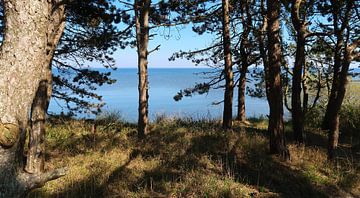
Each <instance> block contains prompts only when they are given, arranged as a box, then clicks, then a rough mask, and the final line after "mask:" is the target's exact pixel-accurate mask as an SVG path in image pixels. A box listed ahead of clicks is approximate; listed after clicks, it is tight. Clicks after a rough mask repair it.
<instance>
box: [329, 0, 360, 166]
mask: <svg viewBox="0 0 360 198" xmlns="http://www.w3.org/2000/svg"><path fill="white" fill-rule="evenodd" d="M331 3H332V7H333V9H332V11H333V13H332V14H333V25H334V34H335V37H336V39H337V42H336V45H335V50H334V73H333V74H334V76H333V81H332V85H331V93H330V98H329V102H328V105H327V108H326V112H325V117H324V120H323V126H322V128H323V129H324V130H328V159H329V160H332V159H334V157H335V151H336V148H337V146H338V141H339V125H340V123H339V117H340V115H339V113H340V109H341V105H342V102H343V100H344V97H345V93H346V85H347V83H348V80H347V75H348V71H349V67H350V63H351V61H352V60H353V52H354V49H356V48H357V47H358V45H359V43H360V39H357V40H355V41H354V42H353V43H351V44H349V36H350V33H349V31H346V32H345V29H347V28H348V29H349V21H350V17H351V10H352V9H353V6H354V0H349V1H346V4H345V12H344V14H343V15H342V14H341V8H340V7H339V4H338V2H336V1H332V2H331ZM339 19H341V20H342V23H341V24H339V22H338V20H339ZM344 33H345V34H344ZM344 38H346V39H345V40H344ZM342 52H343V53H342Z"/></svg>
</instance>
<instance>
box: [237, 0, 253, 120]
mask: <svg viewBox="0 0 360 198" xmlns="http://www.w3.org/2000/svg"><path fill="white" fill-rule="evenodd" d="M241 13H242V19H241V22H242V25H243V33H242V36H241V43H240V57H241V68H240V79H239V85H238V88H239V91H238V112H237V120H238V121H242V122H244V121H246V111H245V94H246V93H245V88H246V73H247V70H248V67H249V65H250V64H249V55H250V53H251V52H250V51H251V50H250V43H249V34H250V30H251V26H252V16H251V14H250V2H249V1H246V2H245V4H244V5H243V6H242V8H241Z"/></svg>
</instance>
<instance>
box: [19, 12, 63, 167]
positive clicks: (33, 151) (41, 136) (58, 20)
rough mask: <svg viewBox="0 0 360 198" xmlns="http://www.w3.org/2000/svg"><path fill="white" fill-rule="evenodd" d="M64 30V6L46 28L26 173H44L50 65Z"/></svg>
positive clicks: (31, 123)
mask: <svg viewBox="0 0 360 198" xmlns="http://www.w3.org/2000/svg"><path fill="white" fill-rule="evenodd" d="M64 28H65V9H64V6H60V7H58V8H57V9H56V10H54V11H53V12H52V16H51V18H50V23H49V27H48V45H47V48H48V49H47V55H46V62H45V66H46V68H45V73H44V75H43V77H42V80H41V82H40V84H39V88H38V89H37V92H36V95H35V98H34V101H33V103H32V107H31V120H30V121H31V122H30V127H31V130H30V132H29V145H28V147H29V150H28V153H27V161H26V167H25V170H26V171H27V172H28V173H41V172H44V165H45V120H46V112H47V109H48V107H49V102H50V99H51V93H52V71H51V64H52V59H53V55H54V52H55V49H56V46H57V44H58V42H59V41H60V38H61V36H62V34H63V32H64Z"/></svg>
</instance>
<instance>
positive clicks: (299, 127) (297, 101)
mask: <svg viewBox="0 0 360 198" xmlns="http://www.w3.org/2000/svg"><path fill="white" fill-rule="evenodd" d="M301 2H302V0H294V1H293V4H292V12H291V18H292V21H293V25H294V28H295V30H296V32H297V36H296V57H295V64H294V70H293V78H292V94H291V108H292V111H291V114H292V127H293V133H294V139H295V141H296V142H298V143H303V142H304V111H303V108H302V104H301V90H302V88H301V85H302V76H303V71H304V70H303V68H304V67H305V44H306V33H307V29H306V28H307V27H306V24H305V23H303V22H301V21H300V16H299V12H300V4H301ZM304 95H305V94H304ZM304 102H305V101H304ZM304 107H305V106H304Z"/></svg>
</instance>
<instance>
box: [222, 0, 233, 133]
mask: <svg viewBox="0 0 360 198" xmlns="http://www.w3.org/2000/svg"><path fill="white" fill-rule="evenodd" d="M222 27H223V45H224V58H225V68H224V73H225V93H224V111H223V124H222V126H223V128H224V129H231V127H232V100H233V90H234V80H233V71H232V60H231V59H232V58H231V39H230V19H229V1H228V0H222Z"/></svg>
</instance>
